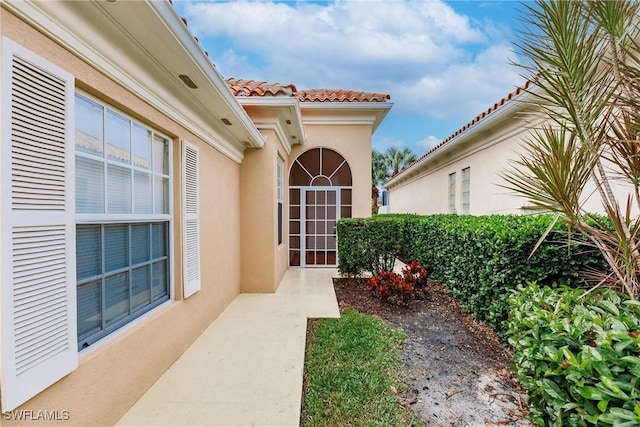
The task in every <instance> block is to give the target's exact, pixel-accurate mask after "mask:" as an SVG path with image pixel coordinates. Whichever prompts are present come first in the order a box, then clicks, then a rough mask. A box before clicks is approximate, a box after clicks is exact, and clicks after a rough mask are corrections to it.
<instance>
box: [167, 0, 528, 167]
mask: <svg viewBox="0 0 640 427" xmlns="http://www.w3.org/2000/svg"><path fill="white" fill-rule="evenodd" d="M174 6H175V8H176V10H177V11H178V13H179V14H180V15H181V16H183V17H185V18H187V20H188V22H189V29H190V30H191V32H192V33H193V34H194V35H195V36H197V37H198V39H199V40H200V43H201V45H202V46H203V48H204V49H205V50H206V51H208V52H209V57H210V58H211V60H212V61H213V62H214V63H215V64H216V67H217V68H218V70H219V71H220V73H221V74H222V75H223V76H224V77H235V78H243V79H254V80H264V81H268V82H280V83H294V84H295V85H296V87H297V88H298V89H317V88H331V89H352V90H362V91H367V92H382V93H389V94H390V95H391V101H392V102H393V103H394V106H393V108H392V109H391V111H390V112H389V114H388V115H387V117H386V119H385V120H384V122H383V123H382V125H381V126H380V127H379V128H378V130H377V132H376V133H375V134H374V136H373V146H374V148H376V149H378V150H379V151H385V150H386V149H387V148H388V147H392V146H396V147H404V146H406V147H409V148H410V149H411V150H412V151H413V152H414V153H416V154H417V155H420V154H422V153H424V152H425V151H427V150H428V149H429V148H430V147H431V146H433V145H435V144H437V143H438V142H439V141H441V140H442V139H444V138H446V137H448V136H449V135H451V134H452V133H454V132H455V131H456V130H457V129H458V128H460V127H462V126H463V125H464V124H466V123H467V122H469V121H471V120H472V119H473V118H474V117H475V116H476V115H477V114H479V113H481V112H482V111H484V110H486V109H487V108H488V107H489V106H490V105H492V104H493V103H494V102H496V101H498V100H499V99H501V98H502V97H503V96H505V95H506V94H507V93H509V92H511V91H512V90H514V89H515V87H516V86H517V85H520V84H522V82H523V79H522V77H520V76H519V70H518V69H517V67H515V66H513V65H510V64H509V61H510V60H512V61H517V60H518V58H517V56H516V54H515V53H514V51H513V50H514V47H513V41H514V40H515V38H516V36H517V31H518V27H519V20H518V17H519V16H520V13H519V12H518V10H521V9H523V6H522V4H521V3H520V2H517V1H447V2H445V1H440V0H433V1H427V0H418V1H403V0H384V1H383V0H341V1H314V2H311V1H270V0H266V1H265V0H262V1H231V2H227V1H197V0H178V1H174Z"/></svg>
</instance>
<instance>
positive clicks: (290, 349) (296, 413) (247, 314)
mask: <svg viewBox="0 0 640 427" xmlns="http://www.w3.org/2000/svg"><path fill="white" fill-rule="evenodd" d="M336 275H337V272H336V270H335V269H326V268H321V269H320V268H316V269H311V268H308V269H292V270H289V271H287V273H286V274H285V276H284V278H283V279H282V282H281V283H280V286H279V288H278V291H277V292H276V293H275V294H241V295H238V296H237V297H236V298H235V299H234V300H233V302H232V303H231V304H230V305H229V306H228V307H227V308H226V309H225V310H224V311H223V312H222V314H221V315H220V316H219V317H218V318H217V319H216V320H215V321H214V322H213V323H212V324H211V326H209V327H208V328H207V329H206V330H205V331H204V333H203V334H202V335H201V336H200V337H199V338H198V339H197V340H196V341H195V342H194V343H193V345H192V346H191V347H189V348H188V349H187V351H186V352H185V353H184V354H183V355H182V356H181V357H180V358H179V359H178V360H177V361H176V363H174V364H173V365H172V366H171V368H169V370H168V371H167V372H165V373H164V375H162V377H160V379H159V380H158V381H157V382H156V383H155V384H154V385H153V386H152V387H151V388H150V389H149V391H147V393H145V394H144V395H143V396H142V398H141V399H140V400H139V401H138V402H137V403H136V404H135V405H134V406H133V407H132V408H131V409H130V410H129V412H127V414H125V416H124V417H122V419H121V420H120V421H119V422H118V424H117V425H118V426H299V425H300V406H301V399H302V374H303V371H304V350H305V337H306V326H307V318H318V317H339V316H340V314H339V311H338V304H337V301H336V296H335V293H334V291H333V284H332V280H331V278H332V277H335V276H336Z"/></svg>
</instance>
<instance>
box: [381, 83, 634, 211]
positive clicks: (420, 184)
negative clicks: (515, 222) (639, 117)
mask: <svg viewBox="0 0 640 427" xmlns="http://www.w3.org/2000/svg"><path fill="white" fill-rule="evenodd" d="M528 86H529V82H527V83H526V84H525V85H524V86H523V87H522V88H517V89H516V90H515V91H513V92H511V93H510V94H508V95H507V96H506V97H504V98H502V99H501V100H500V101H499V102H497V103H495V104H494V105H493V106H491V107H490V108H489V109H488V110H487V111H485V112H483V113H482V114H479V115H478V116H476V117H475V118H474V119H473V120H472V121H471V122H469V123H468V124H466V125H465V126H463V127H462V128H461V129H459V130H457V131H456V132H455V133H454V134H453V135H451V136H449V137H448V138H446V139H445V140H444V141H442V142H441V143H439V144H438V145H436V146H435V147H433V148H432V149H430V150H429V151H427V152H426V153H425V154H423V155H422V156H420V157H419V158H418V159H417V160H416V161H415V162H414V163H412V164H411V165H409V166H408V167H406V168H404V169H403V170H401V171H400V173H398V174H397V175H396V176H394V177H393V178H391V179H390V180H388V181H387V182H385V183H384V187H385V189H386V190H387V192H388V194H387V200H386V202H387V203H386V208H385V210H384V211H385V212H389V213H416V214H423V215H429V214H441V213H458V214H472V215H489V214H511V213H521V214H526V213H531V212H532V211H531V209H530V206H529V205H528V202H527V200H526V199H525V198H524V197H522V196H520V195H518V194H516V193H515V192H513V191H510V190H508V189H506V188H504V186H505V185H507V183H506V181H505V180H504V178H503V177H502V176H501V174H503V173H504V172H505V171H506V170H508V169H509V168H510V167H511V166H510V161H512V160H516V159H518V157H519V155H520V153H523V148H522V143H523V141H524V140H526V139H527V138H528V137H529V134H530V131H531V129H532V128H536V127H539V126H540V125H541V124H543V123H544V120H545V119H544V116H543V115H542V114H541V113H540V112H539V110H536V108H535V107H534V106H533V105H532V103H530V102H528V101H529V100H530V99H531V95H530V94H529V93H528V92H527V91H526V90H527V88H528ZM587 187H588V188H586V189H585V191H584V193H583V194H584V200H585V204H584V206H585V208H586V210H587V211H590V212H603V208H602V205H601V203H600V199H599V198H598V194H597V192H596V190H595V185H594V184H593V183H590V184H589V185H588V186H587ZM613 187H614V191H615V192H616V194H617V195H618V196H619V197H620V198H619V199H618V200H622V201H624V200H626V198H627V194H628V193H629V189H628V188H624V187H623V186H620V185H613Z"/></svg>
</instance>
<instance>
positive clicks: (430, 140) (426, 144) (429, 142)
mask: <svg viewBox="0 0 640 427" xmlns="http://www.w3.org/2000/svg"><path fill="white" fill-rule="evenodd" d="M441 142H442V139H441V138H438V137H436V136H433V135H429V136H427V137H426V138H424V139H421V140H420V141H418V142H416V146H417V147H418V148H421V149H422V150H423V151H429V150H430V149H431V148H433V147H435V146H436V145H438V144H440V143H441Z"/></svg>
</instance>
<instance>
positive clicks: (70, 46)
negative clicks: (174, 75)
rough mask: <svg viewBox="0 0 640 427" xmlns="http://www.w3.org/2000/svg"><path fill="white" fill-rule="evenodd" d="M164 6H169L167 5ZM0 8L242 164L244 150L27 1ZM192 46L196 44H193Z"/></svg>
mask: <svg viewBox="0 0 640 427" xmlns="http://www.w3.org/2000/svg"><path fill="white" fill-rule="evenodd" d="M147 3H148V4H149V3H151V4H152V7H154V5H155V6H157V5H164V4H165V3H166V2H147ZM166 4H167V5H168V3H166ZM169 6H170V5H169ZM2 7H6V8H7V9H9V10H10V11H11V12H12V13H14V14H15V15H17V16H19V17H20V18H21V19H23V20H24V21H25V22H27V23H28V24H30V25H31V26H33V27H34V28H36V29H38V31H40V32H41V33H43V34H45V35H47V36H48V37H50V38H51V39H52V40H54V41H56V43H58V44H60V45H61V46H63V47H64V48H65V49H67V50H68V51H69V52H71V53H73V54H75V55H76V56H78V57H80V58H82V59H83V60H84V61H86V62H87V63H89V64H91V65H93V66H95V67H96V68H97V69H98V70H100V71H101V72H102V73H103V74H105V75H106V76H107V77H109V78H111V79H113V80H114V81H116V82H119V83H120V84H121V85H122V86H123V87H125V88H126V89H128V90H129V91H131V92H133V93H135V94H136V95H137V96H138V97H140V98H141V99H143V100H144V101H146V102H148V103H149V104H151V105H153V106H154V107H155V108H156V109H158V110H159V111H160V112H162V113H163V114H165V115H167V116H168V117H171V118H172V119H173V120H175V121H176V122H178V123H179V124H180V125H182V126H184V128H185V129H187V130H189V131H190V132H192V133H193V134H195V135H196V136H198V137H199V138H200V139H202V140H203V141H206V142H207V143H208V144H210V145H211V146H213V147H214V148H216V149H218V150H219V151H220V152H222V153H223V154H224V155H226V156H227V157H229V158H230V159H232V160H233V161H235V162H237V163H241V162H242V159H243V158H244V150H243V149H240V148H238V147H235V146H233V145H230V144H227V143H224V142H223V141H224V138H222V137H221V136H220V135H219V134H217V133H215V134H214V133H212V132H211V131H209V130H206V129H203V128H202V127H200V126H198V125H197V124H195V123H194V122H193V121H191V120H189V119H188V118H187V116H184V115H183V114H181V113H180V112H179V111H178V110H176V109H175V108H173V107H172V106H170V105H168V104H167V103H165V102H164V101H162V100H161V99H160V98H159V97H157V96H156V95H155V94H153V93H152V92H151V91H149V90H147V89H146V88H145V87H144V86H143V85H141V84H140V83H138V82H137V81H136V80H134V79H133V78H131V76H130V75H129V74H127V73H125V72H124V71H123V70H122V69H120V68H119V67H118V66H116V65H115V64H113V63H112V62H110V61H108V60H107V59H106V58H105V57H103V56H102V55H100V54H99V53H98V52H96V51H95V50H93V49H92V48H91V47H89V46H88V45H87V44H85V43H84V42H83V41H82V39H80V38H78V37H76V35H75V34H74V33H72V32H70V31H69V30H67V29H66V28H65V26H64V25H63V24H62V23H59V22H57V21H56V20H54V19H52V18H51V17H50V16H49V15H47V14H46V13H44V12H43V11H41V10H40V9H39V8H37V7H36V6H34V5H33V4H31V3H28V2H26V1H18V2H3V3H2ZM154 10H155V7H154ZM172 13H173V17H174V18H177V19H178V20H179V21H180V26H182V27H184V24H183V23H182V21H181V20H180V18H179V17H177V15H176V14H175V11H173V10H172ZM165 22H166V21H165ZM176 26H177V24H176V23H174V25H173V27H176ZM174 34H175V32H174ZM193 42H194V43H195V40H194V41H193ZM183 46H184V45H183ZM201 55H202V56H205V57H206V55H204V52H202V51H201ZM209 65H210V67H211V68H213V65H212V64H211V63H209ZM214 71H215V69H214ZM217 77H218V78H220V76H217ZM220 79H221V78H220ZM210 81H211V82H213V81H214V79H210ZM223 83H224V81H223ZM227 90H228V89H227ZM228 91H229V94H230V96H231V97H232V98H233V94H231V91H230V90H228ZM238 108H239V109H240V110H242V108H241V107H240V106H239V105H238ZM238 117H239V118H240V119H241V120H242V122H243V124H244V122H245V118H246V120H248V121H249V122H251V120H250V119H249V118H248V116H247V114H246V112H244V111H242V114H241V115H239V116H238ZM251 124H252V122H251ZM251 130H252V132H251V134H253V135H255V144H256V146H259V147H262V146H263V145H264V138H263V136H262V135H261V134H260V132H259V131H258V130H257V129H256V128H255V127H254V126H253V124H252V129H251ZM252 142H253V141H252Z"/></svg>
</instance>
